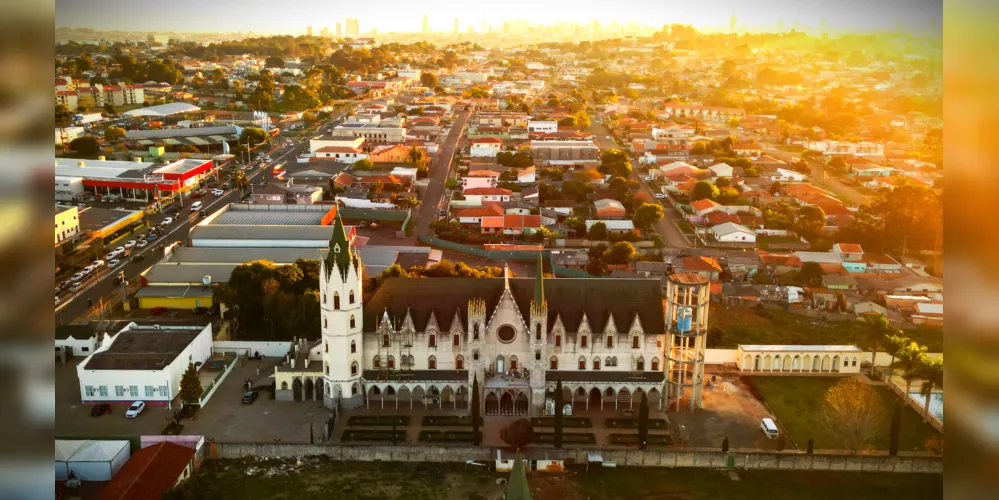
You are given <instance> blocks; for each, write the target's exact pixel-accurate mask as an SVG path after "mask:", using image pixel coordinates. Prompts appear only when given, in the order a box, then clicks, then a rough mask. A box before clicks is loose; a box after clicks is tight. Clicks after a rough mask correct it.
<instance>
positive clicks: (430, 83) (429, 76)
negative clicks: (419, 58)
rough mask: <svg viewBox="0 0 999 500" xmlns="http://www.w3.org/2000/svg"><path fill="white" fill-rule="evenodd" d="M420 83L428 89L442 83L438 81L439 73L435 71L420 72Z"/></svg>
mask: <svg viewBox="0 0 999 500" xmlns="http://www.w3.org/2000/svg"><path fill="white" fill-rule="evenodd" d="M420 84H421V85H423V86H424V87H426V88H428V89H433V88H436V87H437V86H438V85H440V83H439V82H438V81H437V75H435V74H433V73H427V72H426V71H424V72H423V73H420Z"/></svg>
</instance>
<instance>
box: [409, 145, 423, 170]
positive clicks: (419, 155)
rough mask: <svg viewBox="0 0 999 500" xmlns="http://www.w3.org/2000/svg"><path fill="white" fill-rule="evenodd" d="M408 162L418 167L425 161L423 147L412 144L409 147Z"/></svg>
mask: <svg viewBox="0 0 999 500" xmlns="http://www.w3.org/2000/svg"><path fill="white" fill-rule="evenodd" d="M408 159H409V164H410V165H412V166H414V167H416V168H420V167H421V166H423V164H424V163H425V162H426V161H427V152H426V150H424V149H423V148H419V147H416V146H413V147H412V148H409V158H408Z"/></svg>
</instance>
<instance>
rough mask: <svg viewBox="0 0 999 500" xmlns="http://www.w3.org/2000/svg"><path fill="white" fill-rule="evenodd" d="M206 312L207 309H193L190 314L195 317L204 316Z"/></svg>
mask: <svg viewBox="0 0 999 500" xmlns="http://www.w3.org/2000/svg"><path fill="white" fill-rule="evenodd" d="M206 312H208V308H207V307H195V308H194V309H191V313H193V314H194V315H195V316H197V315H199V314H205V313H206Z"/></svg>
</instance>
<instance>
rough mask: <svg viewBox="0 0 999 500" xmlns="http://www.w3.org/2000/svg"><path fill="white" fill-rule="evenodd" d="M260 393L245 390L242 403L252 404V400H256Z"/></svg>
mask: <svg viewBox="0 0 999 500" xmlns="http://www.w3.org/2000/svg"><path fill="white" fill-rule="evenodd" d="M259 396H260V394H259V393H258V392H257V391H247V392H246V393H244V394H243V404H244V405H252V404H253V402H254V401H256V400H257V397H259Z"/></svg>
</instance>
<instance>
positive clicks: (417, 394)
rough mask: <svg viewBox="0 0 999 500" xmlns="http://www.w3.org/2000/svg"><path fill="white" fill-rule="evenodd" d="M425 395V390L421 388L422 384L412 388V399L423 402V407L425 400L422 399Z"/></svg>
mask: <svg viewBox="0 0 999 500" xmlns="http://www.w3.org/2000/svg"><path fill="white" fill-rule="evenodd" d="M426 397H427V391H426V390H425V389H423V386H422V385H418V386H416V387H414V388H413V400H414V401H416V402H417V403H423V404H424V408H425V407H426V401H424V400H425V399H426Z"/></svg>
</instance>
